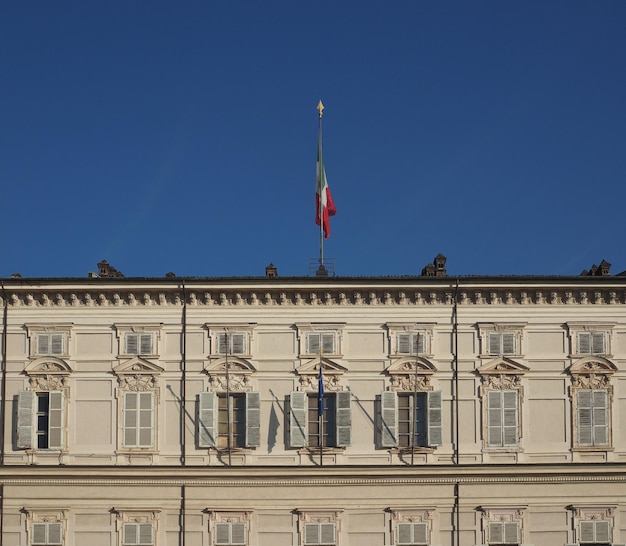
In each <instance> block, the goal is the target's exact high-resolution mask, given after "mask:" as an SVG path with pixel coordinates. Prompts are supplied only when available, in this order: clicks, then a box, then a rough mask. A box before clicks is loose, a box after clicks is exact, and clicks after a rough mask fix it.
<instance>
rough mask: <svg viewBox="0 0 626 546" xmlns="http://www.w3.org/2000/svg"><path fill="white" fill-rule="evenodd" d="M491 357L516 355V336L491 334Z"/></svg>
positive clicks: (502, 333)
mask: <svg viewBox="0 0 626 546" xmlns="http://www.w3.org/2000/svg"><path fill="white" fill-rule="evenodd" d="M488 340H489V348H488V353H489V354H490V355H513V354H515V334H514V333H512V332H489V336H488Z"/></svg>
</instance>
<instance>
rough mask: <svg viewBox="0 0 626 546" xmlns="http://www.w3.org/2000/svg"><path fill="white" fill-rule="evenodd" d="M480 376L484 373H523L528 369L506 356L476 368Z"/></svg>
mask: <svg viewBox="0 0 626 546" xmlns="http://www.w3.org/2000/svg"><path fill="white" fill-rule="evenodd" d="M476 371H477V372H478V374H480V375H481V376H485V375H524V374H525V373H526V372H528V371H530V368H529V367H528V366H524V364H520V363H519V362H516V361H515V360H512V359H510V358H506V357H500V358H496V359H494V360H491V361H490V362H487V363H486V364H484V365H482V366H480V367H479V368H477V369H476Z"/></svg>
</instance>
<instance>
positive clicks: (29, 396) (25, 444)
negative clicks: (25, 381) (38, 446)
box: [17, 391, 36, 449]
mask: <svg viewBox="0 0 626 546" xmlns="http://www.w3.org/2000/svg"><path fill="white" fill-rule="evenodd" d="M35 397H36V393H35V392H34V391H20V393H19V395H18V397H17V447H18V448H20V449H30V448H32V447H33V443H34V442H33V440H34V430H33V429H34V427H33V425H34V419H35V417H34V416H35Z"/></svg>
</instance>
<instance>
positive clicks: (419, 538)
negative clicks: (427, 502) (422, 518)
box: [413, 523, 428, 544]
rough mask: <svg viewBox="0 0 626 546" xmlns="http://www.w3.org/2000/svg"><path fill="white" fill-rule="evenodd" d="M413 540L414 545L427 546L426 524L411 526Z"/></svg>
mask: <svg viewBox="0 0 626 546" xmlns="http://www.w3.org/2000/svg"><path fill="white" fill-rule="evenodd" d="M413 539H414V541H415V544H428V524H427V523H414V524H413Z"/></svg>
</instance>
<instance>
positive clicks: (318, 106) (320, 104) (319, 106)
mask: <svg viewBox="0 0 626 546" xmlns="http://www.w3.org/2000/svg"><path fill="white" fill-rule="evenodd" d="M317 111H318V112H319V113H320V119H322V112H323V111H324V105H323V104H322V101H321V100H320V102H319V104H318V105H317Z"/></svg>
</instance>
